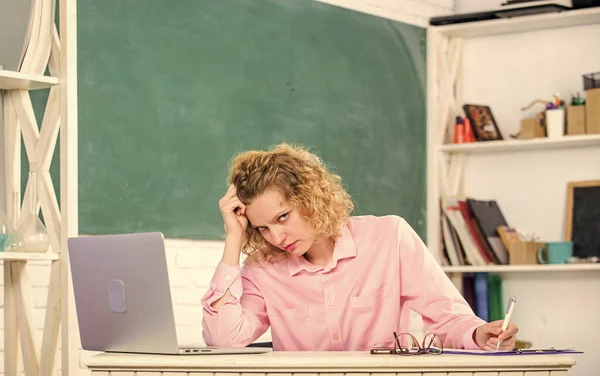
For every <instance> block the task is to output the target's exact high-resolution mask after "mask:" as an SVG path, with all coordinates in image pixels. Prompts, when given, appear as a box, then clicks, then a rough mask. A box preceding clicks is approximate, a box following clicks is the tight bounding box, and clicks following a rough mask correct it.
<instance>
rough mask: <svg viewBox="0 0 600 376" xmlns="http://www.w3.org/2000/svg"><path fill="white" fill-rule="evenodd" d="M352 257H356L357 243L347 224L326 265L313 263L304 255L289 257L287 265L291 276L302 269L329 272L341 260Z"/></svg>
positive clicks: (311, 271) (313, 271)
mask: <svg viewBox="0 0 600 376" xmlns="http://www.w3.org/2000/svg"><path fill="white" fill-rule="evenodd" d="M350 257H356V244H355V243H354V239H353V238H352V234H351V233H350V230H348V227H347V226H344V228H343V229H342V236H340V237H339V238H338V239H337V240H336V241H335V245H334V247H333V256H332V258H331V261H330V262H329V264H328V265H327V266H326V267H322V266H319V265H314V264H311V263H310V262H308V261H307V260H306V259H305V258H304V257H302V256H300V257H289V258H288V259H287V266H288V270H289V272H290V276H294V275H296V274H298V273H300V272H301V271H302V270H306V271H307V272H309V273H316V272H318V271H320V270H323V271H325V272H328V271H330V270H332V269H334V268H335V267H336V266H337V263H338V261H339V260H342V259H345V258H350Z"/></svg>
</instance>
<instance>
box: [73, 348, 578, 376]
mask: <svg viewBox="0 0 600 376" xmlns="http://www.w3.org/2000/svg"><path fill="white" fill-rule="evenodd" d="M574 364H575V361H574V360H573V358H571V357H569V356H568V355H521V356H469V355H433V356H432V355H428V356H426V355H417V356H399V355H370V354H369V353H367V352H285V351H278V352H272V353H266V354H252V355H235V356H231V355H179V356H172V355H159V356H157V355H138V354H100V355H96V356H93V357H91V358H89V359H88V360H87V361H86V362H85V364H84V365H85V366H87V367H88V368H89V369H91V371H92V376H261V375H265V374H269V376H291V375H295V374H301V376H310V375H316V374H321V375H323V376H328V375H332V376H333V375H335V376H342V375H344V374H351V376H368V375H373V376H396V375H398V376H409V375H410V376H417V375H427V376H434V375H435V376H442V375H443V376H467V375H468V376H567V375H568V371H569V369H570V368H571V367H572V366H573V365H574ZM186 373H189V375H186ZM163 374H164V375H163Z"/></svg>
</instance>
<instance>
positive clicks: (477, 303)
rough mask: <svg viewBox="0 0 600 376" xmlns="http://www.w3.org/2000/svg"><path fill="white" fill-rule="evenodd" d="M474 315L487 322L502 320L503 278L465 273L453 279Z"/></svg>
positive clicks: (503, 305)
mask: <svg viewBox="0 0 600 376" xmlns="http://www.w3.org/2000/svg"><path fill="white" fill-rule="evenodd" d="M451 279H452V282H453V283H454V285H455V286H456V288H457V289H458V291H459V292H460V293H461V295H462V296H463V297H464V298H465V300H466V301H467V303H468V304H469V306H470V307H471V309H472V310H473V313H475V315H476V316H478V317H479V318H481V319H483V320H486V321H495V320H502V319H503V318H504V307H505V303H504V300H503V288H502V278H501V277H500V276H499V275H497V274H493V273H463V274H462V275H460V277H454V278H451Z"/></svg>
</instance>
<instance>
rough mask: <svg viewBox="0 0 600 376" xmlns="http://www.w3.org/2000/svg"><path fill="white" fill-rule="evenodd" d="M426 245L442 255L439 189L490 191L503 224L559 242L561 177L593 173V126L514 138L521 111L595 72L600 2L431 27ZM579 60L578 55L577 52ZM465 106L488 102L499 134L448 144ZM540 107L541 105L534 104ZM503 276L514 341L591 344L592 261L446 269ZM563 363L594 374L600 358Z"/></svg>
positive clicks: (586, 347)
mask: <svg viewBox="0 0 600 376" xmlns="http://www.w3.org/2000/svg"><path fill="white" fill-rule="evenodd" d="M427 33H428V36H427V38H428V40H427V48H428V51H427V58H428V63H427V64H428V66H427V74H428V80H427V81H428V87H427V103H428V114H427V146H428V147H427V184H428V189H427V246H428V248H429V249H430V251H431V252H432V254H433V255H434V256H435V257H436V258H437V259H438V260H439V261H441V260H442V248H441V245H442V237H441V236H442V234H441V223H440V222H441V212H440V197H442V196H463V197H472V198H476V199H489V200H492V199H494V200H497V202H498V204H499V206H500V208H501V210H502V211H503V214H504V216H505V217H506V219H507V221H508V222H509V224H510V225H511V226H513V227H516V228H517V229H518V230H520V231H521V230H522V231H523V232H525V233H527V234H534V235H535V236H536V240H537V241H541V242H545V241H556V240H563V236H564V232H565V231H564V228H565V217H566V196H567V188H566V186H567V183H568V182H569V181H577V180H597V179H598V178H600V135H597V134H586V135H577V136H564V137H561V138H556V139H550V138H538V139H531V140H516V139H512V138H510V137H509V134H514V133H516V132H517V131H518V130H519V122H520V119H522V118H523V117H525V116H529V115H533V113H535V110H536V109H535V108H534V109H532V110H531V113H526V112H521V111H520V108H522V107H525V106H526V105H527V104H529V103H531V101H532V100H533V99H538V98H546V99H550V98H551V96H552V94H554V93H555V92H560V93H561V94H562V98H563V99H565V101H567V102H568V99H569V98H568V97H569V95H570V94H572V93H574V92H577V91H579V92H583V87H582V86H583V82H582V79H581V75H582V74H585V73H591V72H595V71H599V70H600V53H599V52H598V51H597V50H594V51H592V52H590V49H589V47H590V46H592V45H594V46H595V45H597V44H598V41H600V8H588V9H581V10H575V11H568V12H561V13H553V14H542V15H532V16H523V17H516V18H512V19H500V20H490V21H481V22H474V23H464V24H457V25H448V26H440V27H429V28H428V30H427ZM574 57H576V58H574ZM464 103H478V104H486V105H489V106H490V108H491V109H492V112H493V114H494V117H495V120H496V122H497V123H498V125H499V128H500V131H501V133H502V135H503V138H504V140H500V141H486V142H476V143H469V144H459V145H454V144H444V142H445V138H446V135H445V132H446V127H447V125H449V124H453V123H454V118H455V116H457V115H460V116H464V113H463V111H462V105H463V104H464ZM538 110H541V109H538ZM442 268H443V270H444V271H445V272H446V273H448V275H450V276H451V277H452V279H453V281H455V282H457V283H458V282H460V280H461V273H479V272H488V273H499V274H501V275H502V281H503V282H502V286H503V297H504V300H505V302H506V300H507V299H508V297H510V296H517V298H518V301H519V303H518V304H517V309H516V310H515V313H514V315H513V319H514V322H515V323H517V325H518V326H519V333H518V335H517V338H518V339H521V340H527V341H531V342H532V343H533V344H534V346H557V347H560V346H565V347H570V346H576V347H577V348H579V349H582V350H583V351H587V352H588V353H589V352H593V350H594V349H596V348H597V340H596V338H598V337H600V329H597V328H595V327H592V324H590V323H593V322H595V320H596V312H598V310H600V303H596V299H595V297H596V296H597V288H598V286H599V285H600V264H569V265H486V266H443V267H442ZM577 363H578V364H577V366H576V367H575V368H574V369H573V370H572V371H571V372H570V373H573V375H574V376H579V375H582V376H583V375H588V374H593V373H594V370H596V369H598V368H599V367H600V358H597V357H594V356H593V355H592V356H584V357H582V358H578V360H577Z"/></svg>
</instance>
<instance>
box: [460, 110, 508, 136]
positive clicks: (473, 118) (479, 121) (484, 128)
mask: <svg viewBox="0 0 600 376" xmlns="http://www.w3.org/2000/svg"><path fill="white" fill-rule="evenodd" d="M463 110H464V112H465V116H466V117H467V118H468V119H469V122H470V123H471V127H472V128H473V134H475V139H476V140H477V141H499V140H503V139H504V138H503V137H502V133H501V132H500V129H498V124H497V123H496V119H494V114H493V113H492V109H491V108H490V106H487V105H483V104H464V105H463Z"/></svg>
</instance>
